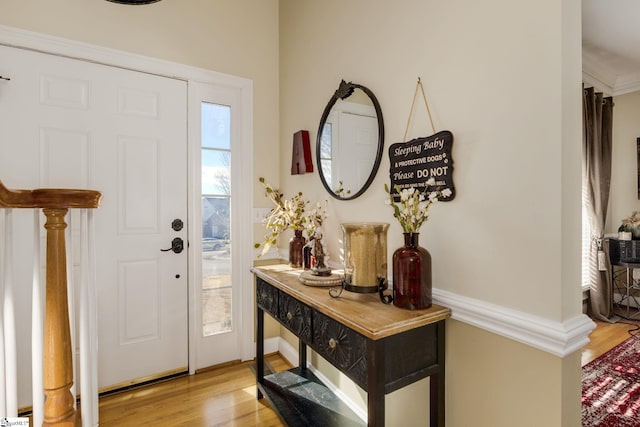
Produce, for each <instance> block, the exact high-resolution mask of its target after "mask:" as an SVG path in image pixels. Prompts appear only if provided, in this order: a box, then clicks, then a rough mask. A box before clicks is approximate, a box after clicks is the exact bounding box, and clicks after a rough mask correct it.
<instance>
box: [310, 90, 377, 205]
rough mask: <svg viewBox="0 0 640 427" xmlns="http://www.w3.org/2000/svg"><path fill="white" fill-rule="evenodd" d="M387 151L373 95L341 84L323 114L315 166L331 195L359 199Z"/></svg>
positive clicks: (346, 198) (367, 91)
mask: <svg viewBox="0 0 640 427" xmlns="http://www.w3.org/2000/svg"><path fill="white" fill-rule="evenodd" d="M383 148H384V121H383V120H382V110H381V109H380V104H379V103H378V100H377V99H376V97H375V95H374V94H373V92H371V91H370V90H369V89H368V88H366V87H364V86H362V85H359V84H355V83H351V82H349V83H346V82H345V81H344V80H343V81H342V82H340V86H339V87H338V90H336V92H335V93H334V94H333V96H332V97H331V99H330V100H329V103H328V104H327V106H326V107H325V109H324V112H323V113H322V118H321V119H320V127H319V128H318V138H317V141H316V163H317V166H318V170H319V171H320V179H321V180H322V184H323V185H324V187H325V188H326V189H327V191H328V192H329V194H331V195H332V196H333V197H335V198H336V199H339V200H351V199H355V198H356V197H358V196H360V195H361V194H362V193H364V192H365V191H366V189H367V188H368V187H369V185H371V182H372V181H373V178H374V177H375V176H376V172H377V171H378V167H379V166H380V159H381V158H382V150H383Z"/></svg>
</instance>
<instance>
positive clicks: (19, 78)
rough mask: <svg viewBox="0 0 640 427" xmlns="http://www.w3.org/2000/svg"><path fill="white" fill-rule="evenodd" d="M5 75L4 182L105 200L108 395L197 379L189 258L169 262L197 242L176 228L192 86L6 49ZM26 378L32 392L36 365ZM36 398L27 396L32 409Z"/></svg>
mask: <svg viewBox="0 0 640 427" xmlns="http://www.w3.org/2000/svg"><path fill="white" fill-rule="evenodd" d="M0 71H1V73H0V74H2V75H8V76H10V77H11V81H9V82H6V83H7V84H4V83H5V82H4V81H3V84H2V85H0V123H1V126H0V179H2V180H3V181H4V182H5V184H6V185H8V186H10V187H12V188H35V187H40V186H45V187H70V188H91V189H96V190H100V191H102V192H103V201H102V204H101V207H100V208H99V209H97V210H96V212H95V216H94V217H95V228H96V248H95V250H96V261H97V265H96V276H97V286H98V289H97V293H98V310H99V312H98V323H99V325H98V328H99V331H98V335H99V337H98V339H99V376H98V380H99V386H100V387H101V388H104V387H108V386H111V385H114V384H121V383H127V382H130V381H132V380H135V379H137V378H147V377H149V376H154V375H157V374H161V373H165V372H173V371H176V370H183V369H187V365H188V339H187V338H188V330H187V324H188V322H187V292H188V289H187V251H186V250H185V251H183V252H182V253H180V254H177V253H174V252H172V251H169V252H161V249H166V248H169V247H170V246H171V241H172V240H173V239H174V238H176V237H181V238H182V239H184V240H185V241H186V238H187V234H186V233H187V228H188V227H184V228H183V229H182V230H181V231H174V230H173V229H172V228H171V223H172V221H173V220H174V219H176V218H179V219H181V220H182V221H184V222H185V223H186V221H187V184H186V179H187V172H186V168H187V158H186V150H187V142H186V138H187V131H186V126H187V115H186V114H187V109H186V107H187V104H186V103H187V86H186V82H184V81H181V80H176V79H170V78H165V77H160V76H156V75H151V74H146V73H140V72H134V71H130V70H124V69H120V68H115V67H109V66H105V65H100V64H95V63H89V62H84V61H79V60H73V59H69V58H62V57H57V56H53V55H47V54H43V53H38V52H33V51H27V50H21V49H15V48H9V47H4V46H0ZM19 222H20V221H18V223H19ZM25 222H26V224H27V227H28V226H29V224H28V221H25ZM25 233H27V234H28V233H29V231H28V230H26V231H25ZM73 234H74V236H76V235H77V230H74V233H73ZM75 255H76V254H74V260H73V263H74V264H73V265H74V268H77V259H75ZM20 262H21V263H24V264H25V265H24V266H17V268H16V272H17V274H20V275H23V277H22V278H20V277H18V278H17V279H18V280H24V281H26V282H27V283H30V278H29V277H28V275H29V274H30V262H31V261H30V259H29V258H28V257H26V258H25V259H23V260H21V261H20ZM30 295H31V292H30V289H28V287H23V288H21V289H20V290H19V295H18V296H17V298H18V304H20V313H19V314H18V316H19V319H17V320H18V322H19V323H20V325H21V326H20V327H21V328H23V329H24V330H22V329H21V330H20V331H19V333H18V335H19V336H23V337H24V342H21V343H19V346H18V352H19V357H20V356H22V357H21V358H22V359H26V360H28V359H29V357H28V355H29V352H30V350H29V346H30V344H29V343H28V340H29V334H30V332H29V331H30V329H29V328H30V326H29V325H30V317H29V313H30V311H31V309H30ZM19 369H20V371H19V376H20V382H21V384H25V385H27V384H28V383H29V380H28V377H29V376H30V366H28V364H27V366H25V365H24V364H22V366H21V367H20V368H19ZM23 380H24V381H23ZM25 390H26V391H25ZM29 395H30V391H29V390H28V387H22V388H21V391H20V396H21V397H20V399H21V401H20V404H21V405H25V404H29V402H30V397H29ZM25 401H26V402H25Z"/></svg>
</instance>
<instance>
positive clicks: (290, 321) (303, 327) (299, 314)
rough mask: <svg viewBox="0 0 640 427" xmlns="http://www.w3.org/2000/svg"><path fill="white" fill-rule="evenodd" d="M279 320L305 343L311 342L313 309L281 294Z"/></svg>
mask: <svg viewBox="0 0 640 427" xmlns="http://www.w3.org/2000/svg"><path fill="white" fill-rule="evenodd" d="M278 320H279V321H280V322H281V323H282V324H283V325H285V326H286V327H287V328H288V329H290V330H291V332H293V333H294V334H296V335H297V336H298V337H299V338H300V339H302V340H303V341H304V342H307V343H310V342H311V308H310V307H308V306H307V305H305V304H303V303H301V302H300V301H297V300H295V299H293V298H291V297H290V296H289V295H287V294H284V293H280V302H279V304H278Z"/></svg>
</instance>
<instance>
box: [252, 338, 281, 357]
mask: <svg viewBox="0 0 640 427" xmlns="http://www.w3.org/2000/svg"><path fill="white" fill-rule="evenodd" d="M279 341H280V338H278V337H274V338H267V339H265V340H264V354H271V353H277V352H278V351H279V350H278V347H279V346H278V342H279ZM254 348H255V346H254ZM254 355H255V353H254Z"/></svg>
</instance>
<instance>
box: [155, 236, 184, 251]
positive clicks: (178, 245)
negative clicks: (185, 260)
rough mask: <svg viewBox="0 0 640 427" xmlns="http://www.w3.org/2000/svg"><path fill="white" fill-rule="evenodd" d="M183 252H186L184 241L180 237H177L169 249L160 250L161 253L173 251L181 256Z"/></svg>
mask: <svg viewBox="0 0 640 427" xmlns="http://www.w3.org/2000/svg"><path fill="white" fill-rule="evenodd" d="M183 250H184V240H182V239H181V238H180V237H176V238H175V239H173V240H172V241H171V247H170V248H169V249H160V251H162V252H169V251H173V252H175V253H177V254H179V253H180V252H182V251H183Z"/></svg>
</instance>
